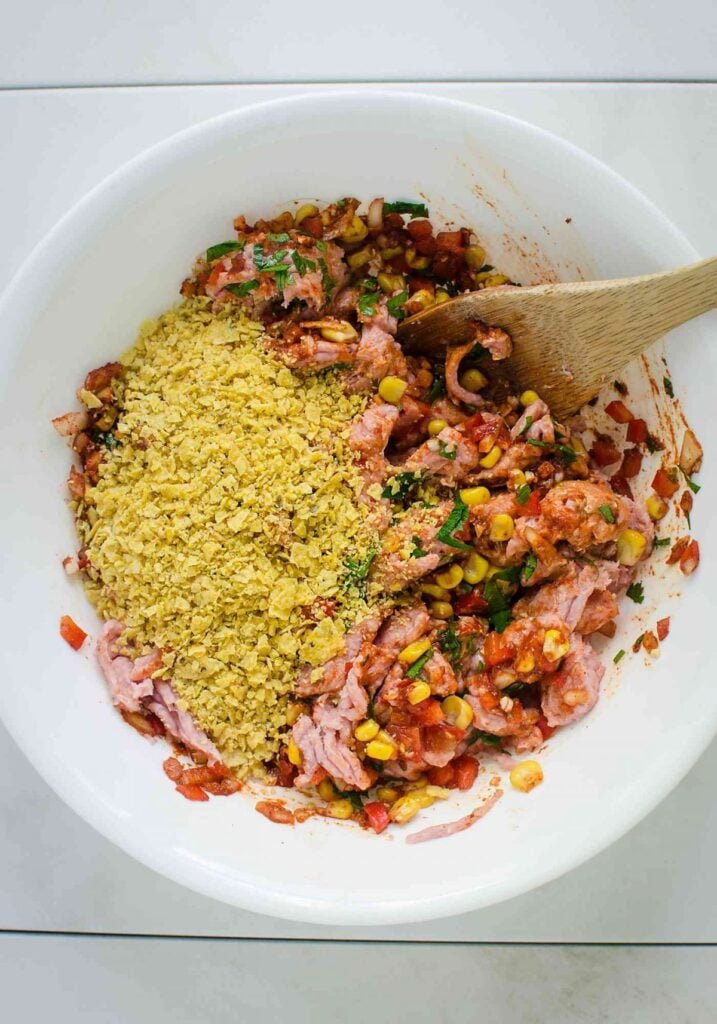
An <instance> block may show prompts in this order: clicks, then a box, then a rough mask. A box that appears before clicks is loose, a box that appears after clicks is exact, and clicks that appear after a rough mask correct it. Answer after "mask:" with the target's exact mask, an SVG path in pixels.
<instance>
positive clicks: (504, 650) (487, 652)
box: [483, 632, 514, 668]
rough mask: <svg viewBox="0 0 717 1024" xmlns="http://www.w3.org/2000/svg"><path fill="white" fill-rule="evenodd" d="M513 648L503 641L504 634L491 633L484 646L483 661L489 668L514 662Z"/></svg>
mask: <svg viewBox="0 0 717 1024" xmlns="http://www.w3.org/2000/svg"><path fill="white" fill-rule="evenodd" d="M513 653H514V652H513V648H512V647H511V646H510V644H508V643H506V641H505V640H504V639H503V635H502V633H495V632H494V633H489V634H488V636H487V637H486V638H485V644H484V645H483V661H484V662H485V664H486V666H487V667H488V668H493V666H494V665H502V664H503V662H505V661H512V659H513Z"/></svg>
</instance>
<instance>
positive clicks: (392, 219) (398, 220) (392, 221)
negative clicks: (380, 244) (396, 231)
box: [383, 213, 404, 228]
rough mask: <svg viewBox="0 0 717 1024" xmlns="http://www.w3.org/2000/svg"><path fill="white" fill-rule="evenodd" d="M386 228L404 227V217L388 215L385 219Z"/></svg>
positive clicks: (394, 214) (393, 214)
mask: <svg viewBox="0 0 717 1024" xmlns="http://www.w3.org/2000/svg"><path fill="white" fill-rule="evenodd" d="M383 226H384V228H402V227H404V222H403V216H402V215H401V214H400V213H386V214H384V218H383Z"/></svg>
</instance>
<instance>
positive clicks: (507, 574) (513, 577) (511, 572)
mask: <svg viewBox="0 0 717 1024" xmlns="http://www.w3.org/2000/svg"><path fill="white" fill-rule="evenodd" d="M493 579H494V580H503V581H504V582H505V583H520V566H519V565H510V566H508V568H507V569H501V570H500V572H496V573H494V574H493Z"/></svg>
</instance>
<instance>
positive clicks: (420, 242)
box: [413, 235, 438, 256]
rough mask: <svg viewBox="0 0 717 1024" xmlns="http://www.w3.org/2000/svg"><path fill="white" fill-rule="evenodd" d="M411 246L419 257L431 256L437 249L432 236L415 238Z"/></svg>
mask: <svg viewBox="0 0 717 1024" xmlns="http://www.w3.org/2000/svg"><path fill="white" fill-rule="evenodd" d="M413 244H414V246H415V249H416V252H417V253H418V255H419V256H433V255H435V253H436V250H437V249H438V243H437V242H436V240H435V238H433V236H432V235H425V236H424V237H423V238H417V239H416V241H415V242H414V243H413Z"/></svg>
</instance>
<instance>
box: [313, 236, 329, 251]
mask: <svg viewBox="0 0 717 1024" xmlns="http://www.w3.org/2000/svg"><path fill="white" fill-rule="evenodd" d="M316 248H317V249H318V250H319V252H328V251H329V247H328V245H327V244H326V242H324V241H323V240H322V239H321V238H320V239H319V240H318V241H317V243H316Z"/></svg>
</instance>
